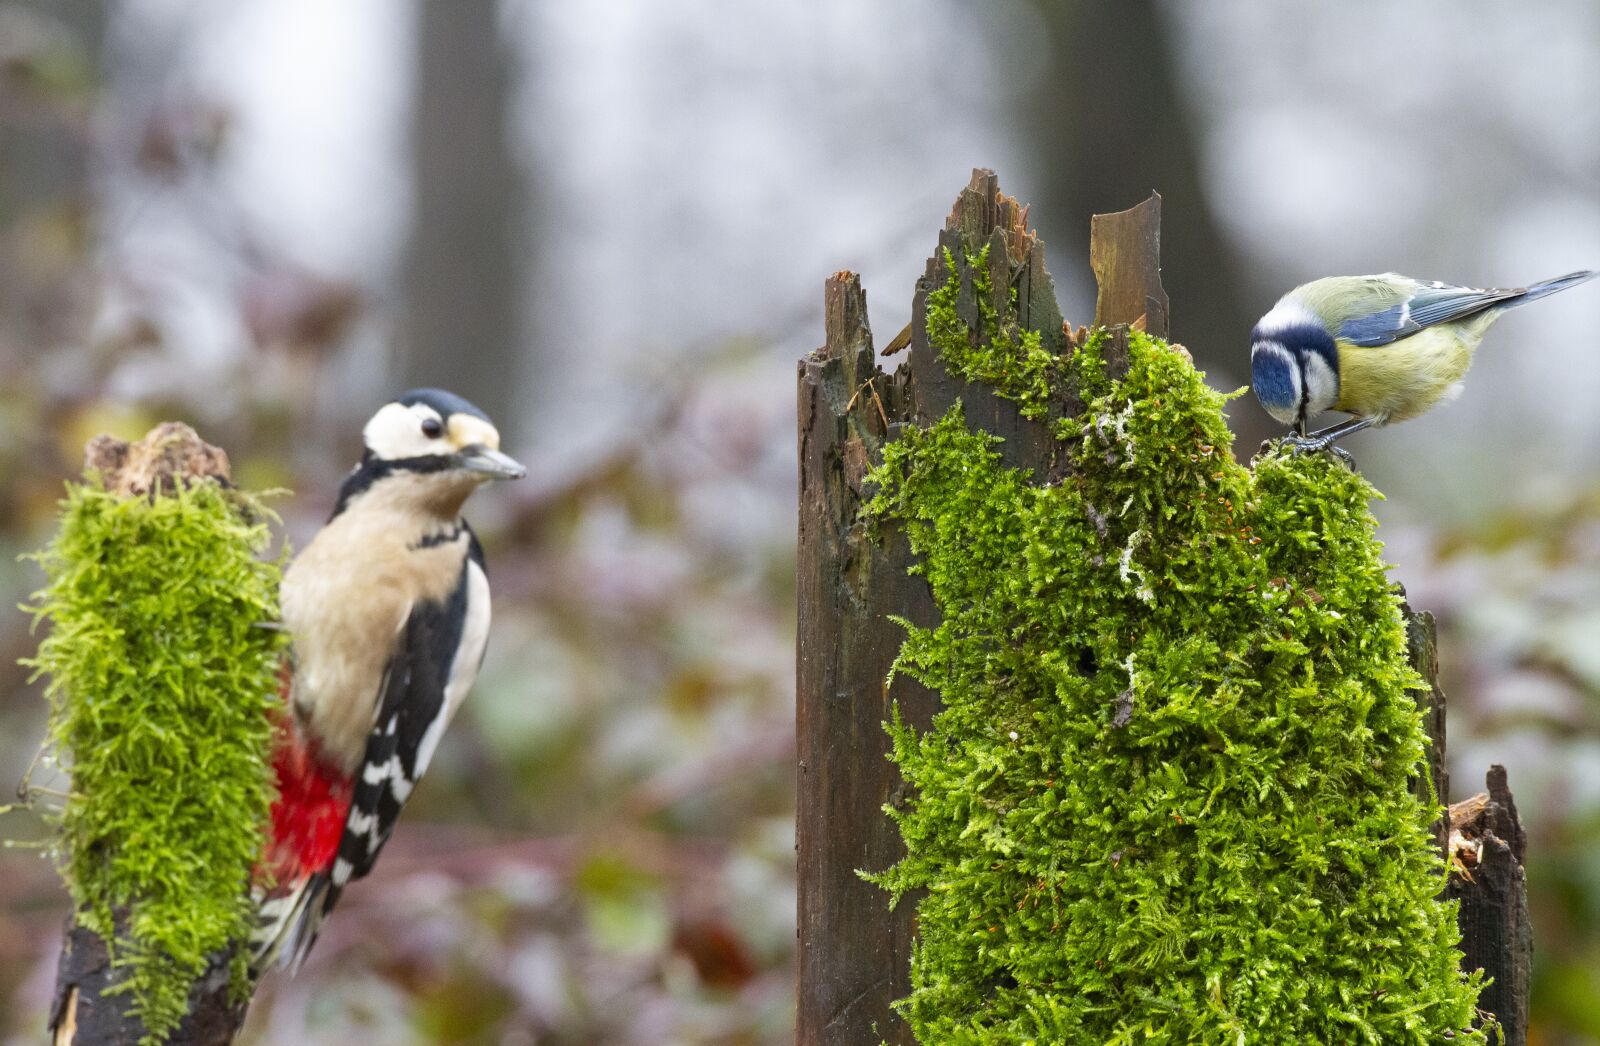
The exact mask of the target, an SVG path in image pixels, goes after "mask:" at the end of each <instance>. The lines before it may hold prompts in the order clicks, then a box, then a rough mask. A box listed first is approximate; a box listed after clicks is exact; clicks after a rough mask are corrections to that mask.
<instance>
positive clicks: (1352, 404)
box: [1334, 324, 1487, 424]
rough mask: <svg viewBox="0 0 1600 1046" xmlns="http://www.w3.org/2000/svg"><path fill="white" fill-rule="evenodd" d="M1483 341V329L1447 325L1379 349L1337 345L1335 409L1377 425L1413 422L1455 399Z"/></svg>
mask: <svg viewBox="0 0 1600 1046" xmlns="http://www.w3.org/2000/svg"><path fill="white" fill-rule="evenodd" d="M1473 326H1474V327H1475V326H1476V325H1473ZM1484 326H1487V324H1484ZM1482 338H1483V330H1482V328H1478V329H1472V328H1471V327H1467V328H1463V327H1462V326H1459V325H1454V324H1447V325H1443V326H1439V327H1429V328H1428V329H1426V330H1423V331H1418V332H1417V333H1416V334H1413V335H1411V337H1409V338H1402V339H1400V340H1399V341H1396V342H1392V343H1390V344H1388V345H1380V346H1377V347H1375V348H1364V347H1362V346H1360V345H1351V344H1350V343H1349V342H1344V341H1341V342H1338V343H1337V344H1338V349H1339V402H1338V403H1336V404H1335V405H1334V409H1335V410H1342V411H1345V412H1346V413H1349V414H1355V415H1357V416H1359V417H1363V418H1373V419H1375V420H1376V421H1377V422H1378V423H1379V424H1383V423H1385V422H1390V421H1404V420H1406V419H1407V418H1414V417H1416V416H1417V415H1418V414H1421V413H1422V412H1424V411H1426V410H1427V409H1428V408H1430V407H1432V406H1433V405H1434V404H1436V403H1438V402H1439V401H1440V400H1441V399H1445V398H1447V397H1449V396H1453V395H1454V394H1455V392H1456V391H1457V386H1458V383H1459V382H1460V381H1461V379H1462V377H1464V376H1465V375H1466V373H1467V368H1468V367H1470V366H1472V353H1473V350H1475V349H1476V348H1477V347H1478V342H1479V341H1481V340H1482Z"/></svg>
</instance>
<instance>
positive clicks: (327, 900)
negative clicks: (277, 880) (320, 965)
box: [250, 872, 339, 978]
mask: <svg viewBox="0 0 1600 1046" xmlns="http://www.w3.org/2000/svg"><path fill="white" fill-rule="evenodd" d="M338 899H339V888H338V887H336V886H334V885H333V881H332V880H331V879H329V878H328V876H327V874H326V873H325V872H318V873H316V874H314V875H310V876H307V877H306V878H305V879H302V880H301V881H300V882H299V883H298V884H296V885H292V886H289V887H288V888H284V887H278V888H277V889H274V890H272V891H271V892H269V893H266V894H264V895H262V896H260V897H259V898H258V900H257V902H256V929H255V932H253V933H252V934H251V935H250V974H251V976H252V978H256V977H260V976H261V975H262V974H263V973H265V972H266V971H267V970H268V968H270V967H272V966H274V965H277V966H287V967H288V968H289V970H290V972H291V973H293V972H297V971H299V969H300V964H301V963H303V962H305V961H306V956H307V955H309V954H310V953H311V946H312V945H313V944H315V943H316V941H317V932H318V931H319V930H321V929H322V919H323V917H324V916H326V915H327V914H328V910H329V909H330V908H332V907H333V905H334V902H335V901H337V900H338Z"/></svg>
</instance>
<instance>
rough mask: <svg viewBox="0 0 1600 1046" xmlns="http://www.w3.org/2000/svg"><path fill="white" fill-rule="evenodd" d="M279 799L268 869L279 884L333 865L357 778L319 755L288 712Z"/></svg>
mask: <svg viewBox="0 0 1600 1046" xmlns="http://www.w3.org/2000/svg"><path fill="white" fill-rule="evenodd" d="M273 770H274V771H275V772H276V774H277V778H278V798H277V801H276V802H274V803H273V804H272V844H271V847H270V848H269V850H268V853H267V861H266V867H267V870H268V871H269V872H270V873H271V874H272V876H273V877H274V878H275V879H276V880H277V881H278V883H279V884H285V883H294V882H298V881H299V880H301V879H304V878H305V877H306V876H308V875H310V874H312V873H313V872H320V871H323V870H325V869H327V868H328V867H329V866H330V865H332V864H333V858H334V855H335V854H336V853H337V852H338V850H339V839H340V837H341V836H343V835H344V823H345V818H346V817H347V816H348V814H349V813H350V793H351V790H352V788H351V786H352V782H351V781H350V780H348V779H347V778H345V776H344V775H343V774H341V773H340V772H339V771H338V770H335V769H333V768H332V767H329V766H327V765H326V764H325V763H323V762H322V761H321V760H320V759H318V758H317V754H316V752H315V751H313V750H311V749H310V748H308V747H307V746H306V744H305V743H304V741H303V740H302V739H301V738H300V737H299V736H298V732H297V731H296V730H295V728H294V723H293V716H291V715H285V716H284V717H283V724H282V726H281V727H280V728H279V739H278V750H277V754H276V755H275V756H274V757H273Z"/></svg>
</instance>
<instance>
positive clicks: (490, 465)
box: [456, 443, 528, 479]
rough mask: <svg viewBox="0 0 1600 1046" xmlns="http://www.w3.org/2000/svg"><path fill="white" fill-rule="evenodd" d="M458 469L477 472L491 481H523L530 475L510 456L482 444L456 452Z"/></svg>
mask: <svg viewBox="0 0 1600 1046" xmlns="http://www.w3.org/2000/svg"><path fill="white" fill-rule="evenodd" d="M456 467H457V468H463V469H466V470H467V471H468V472H476V473H478V474H480V475H483V476H487V477H489V478H490V479H521V478H522V477H523V476H526V475H527V474H528V470H527V469H525V468H523V467H522V465H521V463H520V462H518V461H517V460H516V459H515V458H513V457H511V456H510V455H509V454H502V453H500V452H499V451H498V450H491V449H489V448H488V447H485V446H483V445H482V444H481V443H475V444H473V445H472V446H470V447H462V448H461V449H460V450H459V451H457V452H456Z"/></svg>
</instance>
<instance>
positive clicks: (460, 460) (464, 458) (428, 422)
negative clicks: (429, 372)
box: [335, 389, 527, 516]
mask: <svg viewBox="0 0 1600 1046" xmlns="http://www.w3.org/2000/svg"><path fill="white" fill-rule="evenodd" d="M361 435H362V439H363V440H364V441H365V443H366V452H365V453H364V454H363V455H362V457H361V462H360V464H358V465H357V466H356V468H355V471H354V472H352V473H351V474H350V476H349V478H348V479H346V480H345V482H344V487H343V488H342V489H341V490H340V492H339V507H338V509H337V510H336V512H335V514H337V513H338V512H342V511H344V510H345V509H346V508H348V507H349V506H350V505H351V504H352V503H354V502H355V501H356V500H357V499H365V498H374V497H380V496H381V498H382V500H383V501H384V503H385V504H388V505H391V506H394V507H414V508H416V509H418V510H426V511H432V512H436V513H438V514H440V515H444V516H452V515H454V514H455V513H456V512H457V511H458V510H459V509H460V508H461V503H462V502H463V501H465V500H466V499H467V496H468V495H469V494H471V493H472V491H473V490H475V489H476V488H477V487H478V486H479V485H480V484H482V483H484V482H487V481H488V480H492V479H520V478H521V477H522V476H524V475H526V474H527V470H526V469H524V468H523V467H522V466H521V465H520V464H518V463H517V462H516V461H515V460H514V459H512V458H511V457H510V456H508V455H506V454H504V453H502V452H501V450H500V433H499V431H498V430H496V429H495V427H494V423H493V422H491V421H490V420H489V416H488V415H486V414H485V413H484V412H483V411H481V410H479V409H478V408H477V407H474V406H473V405H472V404H471V403H468V402H467V401H466V400H464V399H462V398H461V397H460V396H457V395H456V394H455V393H453V392H446V391H444V390H443V389H412V390H411V391H410V392H407V393H405V394H404V395H402V396H400V397H399V398H398V399H396V400H395V401H394V402H393V403H388V404H385V405H384V406H383V407H382V408H381V409H380V410H379V411H378V413H376V414H374V415H373V416H372V420H371V421H369V422H367V426H366V428H364V429H363V430H362V432H361Z"/></svg>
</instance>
